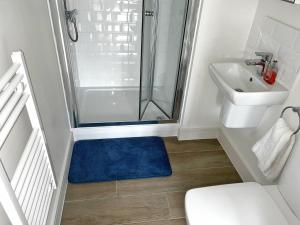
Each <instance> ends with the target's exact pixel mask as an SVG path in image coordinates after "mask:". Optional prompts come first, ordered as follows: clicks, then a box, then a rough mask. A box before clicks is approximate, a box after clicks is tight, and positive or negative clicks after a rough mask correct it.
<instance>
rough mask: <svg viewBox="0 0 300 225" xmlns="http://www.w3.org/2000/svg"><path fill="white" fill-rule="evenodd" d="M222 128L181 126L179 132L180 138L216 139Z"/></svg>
mask: <svg viewBox="0 0 300 225" xmlns="http://www.w3.org/2000/svg"><path fill="white" fill-rule="evenodd" d="M219 131H220V129H219V128H218V127H209V128H206V127H205V128H204V127H202V128H188V127H181V128H179V132H178V140H181V141H183V140H195V139H215V138H217V136H218V133H219Z"/></svg>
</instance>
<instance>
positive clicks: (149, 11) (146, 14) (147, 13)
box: [145, 10, 154, 16]
mask: <svg viewBox="0 0 300 225" xmlns="http://www.w3.org/2000/svg"><path fill="white" fill-rule="evenodd" d="M145 16H154V11H151V10H146V11H145Z"/></svg>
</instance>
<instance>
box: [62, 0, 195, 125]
mask: <svg viewBox="0 0 300 225" xmlns="http://www.w3.org/2000/svg"><path fill="white" fill-rule="evenodd" d="M191 2H193V1H192V0H66V4H65V10H66V14H65V15H66V19H67V21H66V22H67V23H66V24H67V26H66V27H67V30H68V33H69V36H70V37H69V38H68V36H66V37H65V38H68V39H69V40H68V41H70V42H71V40H73V41H77V42H74V43H73V44H72V45H71V46H72V48H71V50H70V51H69V55H70V56H69V58H70V59H72V63H71V64H72V74H73V75H72V79H71V80H72V85H73V88H72V90H73V92H74V93H73V96H74V99H73V100H74V104H73V108H74V109H73V113H74V115H75V116H74V117H75V124H76V126H93V125H95V126H99V125H102V124H104V125H105V124H109V123H116V122H125V123H129V122H130V123H131V122H134V123H136V122H138V121H150V122H158V121H168V120H172V121H174V120H175V121H176V120H177V119H178V116H179V110H180V105H181V98H182V87H183V83H184V80H185V79H184V77H185V74H186V70H184V69H186V68H184V67H186V63H187V59H186V55H187V53H190V52H189V50H190V49H189V48H188V46H189V45H188V43H185V41H186V42H190V41H191V40H187V38H190V36H191V34H190V33H189V32H187V26H190V24H187V21H189V20H191V18H190V19H189V17H188V15H189V14H190V13H191V12H190V10H191V7H192V6H191ZM70 9H71V10H70ZM74 9H76V11H75V10H74ZM72 10H73V11H72ZM190 16H191V15H190ZM76 32H77V33H76ZM72 35H73V36H72ZM76 37H78V40H76Z"/></svg>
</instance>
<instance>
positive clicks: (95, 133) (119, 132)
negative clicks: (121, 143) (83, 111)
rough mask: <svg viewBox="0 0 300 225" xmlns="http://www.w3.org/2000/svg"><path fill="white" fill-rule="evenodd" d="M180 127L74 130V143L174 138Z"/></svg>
mask: <svg viewBox="0 0 300 225" xmlns="http://www.w3.org/2000/svg"><path fill="white" fill-rule="evenodd" d="M178 128H179V125H178V124H177V123H168V124H146V125H129V126H106V127H84V128H74V129H72V131H73V135H74V141H78V140H91V139H106V138H126V137H147V136H159V137H172V136H177V135H178Z"/></svg>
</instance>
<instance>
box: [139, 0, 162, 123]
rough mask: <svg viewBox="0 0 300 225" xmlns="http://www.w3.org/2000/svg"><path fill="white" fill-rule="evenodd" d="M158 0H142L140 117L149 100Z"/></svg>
mask: <svg viewBox="0 0 300 225" xmlns="http://www.w3.org/2000/svg"><path fill="white" fill-rule="evenodd" d="M157 3H158V0H144V2H143V16H144V17H143V28H142V54H141V55H142V57H141V81H140V82H141V87H140V116H139V117H140V119H142V118H143V115H144V114H145V111H146V109H147V107H148V105H149V103H150V102H151V95H152V86H153V85H152V84H153V74H154V63H155V51H156V37H157V20H158V5H157Z"/></svg>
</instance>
